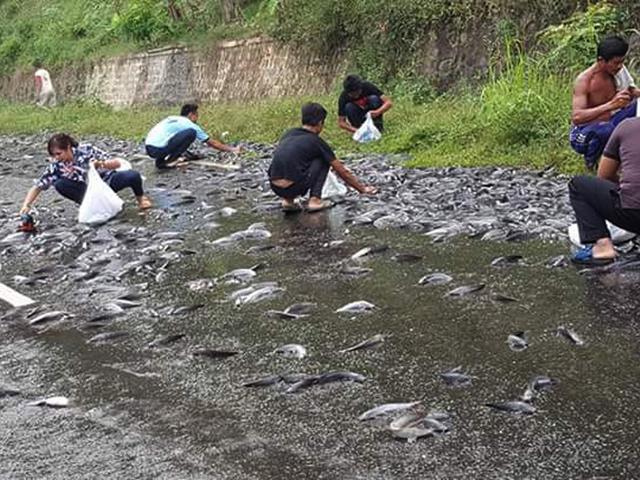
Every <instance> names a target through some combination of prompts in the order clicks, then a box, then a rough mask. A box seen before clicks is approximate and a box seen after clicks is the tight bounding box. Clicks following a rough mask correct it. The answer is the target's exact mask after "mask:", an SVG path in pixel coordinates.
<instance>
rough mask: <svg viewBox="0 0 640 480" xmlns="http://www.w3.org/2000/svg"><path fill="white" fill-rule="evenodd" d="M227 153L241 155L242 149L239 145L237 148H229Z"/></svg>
mask: <svg viewBox="0 0 640 480" xmlns="http://www.w3.org/2000/svg"><path fill="white" fill-rule="evenodd" d="M229 153H242V147H241V146H240V145H238V146H237V147H230V148H229Z"/></svg>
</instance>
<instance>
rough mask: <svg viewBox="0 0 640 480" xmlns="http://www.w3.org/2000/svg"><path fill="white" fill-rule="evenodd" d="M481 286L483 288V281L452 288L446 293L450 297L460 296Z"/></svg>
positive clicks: (477, 289)
mask: <svg viewBox="0 0 640 480" xmlns="http://www.w3.org/2000/svg"><path fill="white" fill-rule="evenodd" d="M483 288H484V284H483V283H480V284H478V285H463V286H462V287H458V288H454V289H453V290H451V291H450V292H449V293H447V295H448V296H450V297H462V296H464V295H468V294H470V293H474V292H478V291H480V290H482V289H483Z"/></svg>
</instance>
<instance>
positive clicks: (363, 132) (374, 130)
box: [353, 112, 382, 143]
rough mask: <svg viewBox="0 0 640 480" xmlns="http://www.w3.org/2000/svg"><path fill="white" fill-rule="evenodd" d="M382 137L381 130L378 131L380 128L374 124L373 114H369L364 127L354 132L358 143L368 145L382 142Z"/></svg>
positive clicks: (361, 126)
mask: <svg viewBox="0 0 640 480" xmlns="http://www.w3.org/2000/svg"><path fill="white" fill-rule="evenodd" d="M381 137H382V134H381V133H380V130H378V127H376V125H375V123H373V118H371V113H370V112H367V119H366V120H365V121H364V123H363V124H362V125H360V128H358V130H356V131H355V132H354V134H353V139H354V140H355V141H356V142H360V143H368V142H374V141H376V140H380V138H381Z"/></svg>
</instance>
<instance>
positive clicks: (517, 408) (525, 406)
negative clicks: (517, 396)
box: [486, 400, 536, 415]
mask: <svg viewBox="0 0 640 480" xmlns="http://www.w3.org/2000/svg"><path fill="white" fill-rule="evenodd" d="M486 405H487V407H490V408H493V409H495V410H499V411H501V412H507V413H513V414H515V415H533V414H534V413H535V412H536V407H534V406H533V405H531V404H530V403H527V402H523V401H521V400H511V401H508V402H498V403H487V404H486Z"/></svg>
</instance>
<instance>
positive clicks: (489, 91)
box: [0, 63, 582, 172]
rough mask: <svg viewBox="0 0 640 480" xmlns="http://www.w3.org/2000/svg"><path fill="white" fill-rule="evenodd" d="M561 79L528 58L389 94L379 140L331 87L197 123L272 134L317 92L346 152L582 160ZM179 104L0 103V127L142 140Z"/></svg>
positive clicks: (213, 112) (534, 164)
mask: <svg viewBox="0 0 640 480" xmlns="http://www.w3.org/2000/svg"><path fill="white" fill-rule="evenodd" d="M570 85H571V82H570V81H569V80H567V79H563V78H559V77H556V76H553V75H549V76H545V75H538V74H536V73H535V71H528V70H527V68H526V64H525V63H522V64H520V65H515V66H514V68H512V69H511V70H510V73H507V74H503V75H501V76H500V78H496V79H493V80H492V81H491V82H489V83H488V84H487V86H485V88H483V89H481V90H474V91H467V92H458V93H452V94H448V95H446V96H441V97H438V98H436V99H433V100H431V101H429V102H427V103H423V104H415V103H414V102H413V101H412V100H411V99H410V98H405V97H396V98H394V103H395V104H394V107H393V109H392V110H391V111H390V112H389V113H388V114H387V115H386V118H385V122H386V123H385V126H386V131H385V135H384V136H383V139H382V140H381V141H380V142H377V143H375V144H368V145H358V144H356V143H355V142H353V141H352V140H351V138H350V136H349V135H347V134H346V132H344V131H342V130H340V129H338V127H337V122H336V103H337V102H336V98H337V95H331V96H322V97H315V98H286V99H273V100H267V101H263V102H259V103H251V104H236V103H221V104H209V105H207V104H205V105H203V106H202V107H201V111H200V123H201V124H202V125H203V126H204V127H205V129H206V130H207V131H209V132H210V133H211V134H212V135H213V136H214V137H218V138H219V137H220V136H221V135H222V134H223V133H225V132H228V133H225V135H224V139H225V140H226V141H240V140H245V141H255V142H264V143H274V142H276V141H277V139H278V138H279V136H280V135H281V134H282V133H283V132H284V131H285V130H286V129H287V128H290V127H292V126H297V125H298V123H299V115H300V114H299V111H300V106H301V105H302V104H303V103H304V102H305V101H310V100H314V101H319V102H321V103H322V104H324V105H325V106H326V107H327V109H328V110H329V112H330V113H329V118H328V120H327V128H326V130H325V132H324V133H323V136H324V138H325V139H326V140H327V141H328V142H329V143H330V144H331V145H333V146H334V148H335V149H336V152H337V153H338V155H339V156H344V155H345V154H348V153H352V152H378V153H405V154H408V155H409V156H410V160H409V161H408V164H409V165H411V166H418V167H430V166H478V165H503V166H520V167H529V168H541V167H544V166H548V165H553V166H556V167H557V168H558V169H559V170H560V171H564V172H575V171H579V170H581V169H582V164H581V160H580V158H579V157H578V156H577V155H575V154H574V153H572V151H571V150H570V148H569V146H568V144H567V129H568V125H569V124H568V118H569V111H570ZM176 111H177V107H176V108H165V107H163V108H159V107H153V106H142V107H135V108H130V109H125V110H120V111H115V110H113V109H111V108H109V107H107V106H104V105H96V104H91V103H71V104H66V105H63V106H60V107H57V108H55V109H53V110H51V111H47V110H43V109H39V108H36V107H34V106H31V105H12V104H6V103H5V104H0V133H5V134H15V133H37V132H41V131H50V132H53V131H67V132H70V133H72V134H74V135H77V136H78V137H80V138H81V137H82V136H83V135H87V134H103V135H109V136H113V137H116V138H127V139H135V140H141V139H142V138H143V137H144V136H145V134H146V133H147V131H148V129H149V128H150V127H151V126H152V125H153V124H154V123H155V122H157V121H159V120H160V119H162V118H163V117H164V116H166V115H169V114H176Z"/></svg>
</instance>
